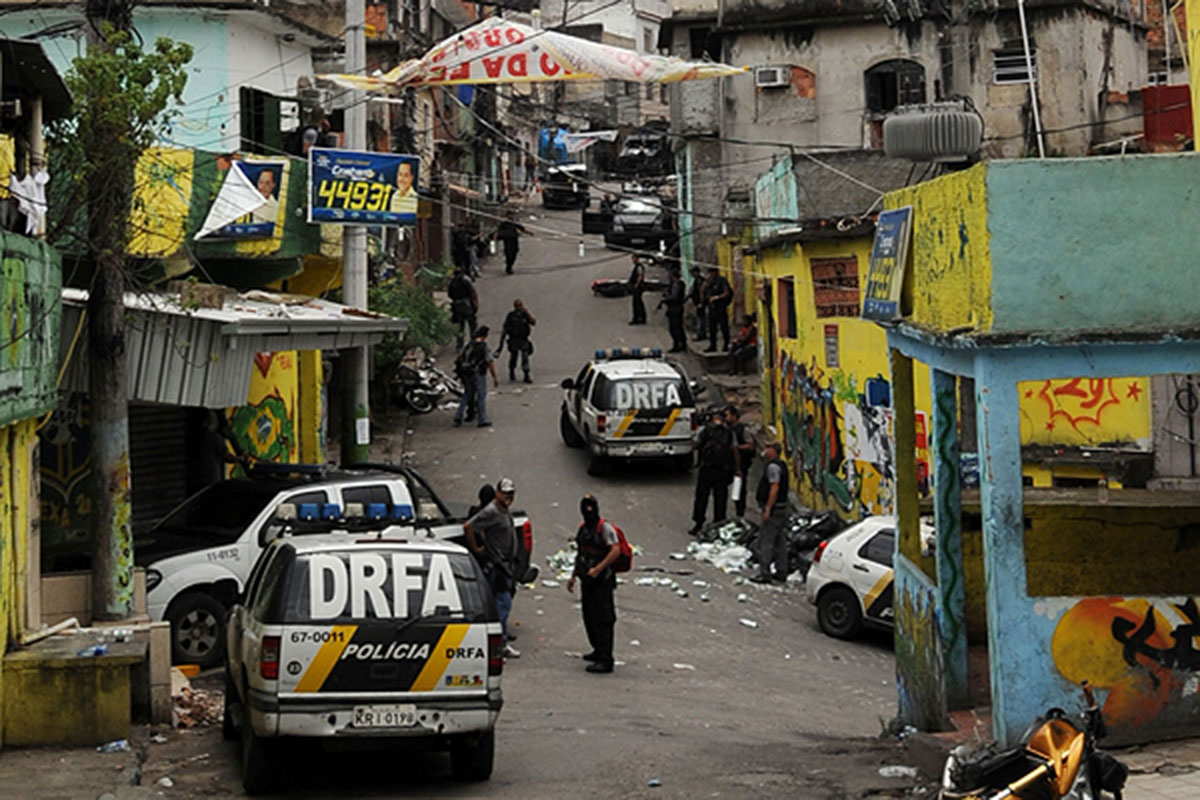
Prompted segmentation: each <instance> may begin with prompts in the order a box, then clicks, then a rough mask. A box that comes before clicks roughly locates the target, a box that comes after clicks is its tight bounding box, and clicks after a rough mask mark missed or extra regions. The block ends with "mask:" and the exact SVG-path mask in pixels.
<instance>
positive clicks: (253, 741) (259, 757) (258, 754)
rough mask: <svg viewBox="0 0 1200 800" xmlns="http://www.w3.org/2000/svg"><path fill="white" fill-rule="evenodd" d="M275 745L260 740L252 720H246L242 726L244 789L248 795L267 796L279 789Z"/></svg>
mask: <svg viewBox="0 0 1200 800" xmlns="http://www.w3.org/2000/svg"><path fill="white" fill-rule="evenodd" d="M274 744H275V743H274V742H270V741H265V740H263V739H261V738H259V737H258V736H257V735H256V734H255V733H254V729H253V728H252V727H251V726H250V720H249V719H247V720H246V724H245V725H243V726H242V788H243V789H245V790H246V794H249V795H258V794H266V793H267V792H270V791H272V790H274V789H276V788H278V787H279V783H280V781H279V776H277V775H276V774H275V773H274V766H275V764H274V761H275V759H274V750H275V748H274V746H273V745H274Z"/></svg>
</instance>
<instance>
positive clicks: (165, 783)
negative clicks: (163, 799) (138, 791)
mask: <svg viewBox="0 0 1200 800" xmlns="http://www.w3.org/2000/svg"><path fill="white" fill-rule="evenodd" d="M174 785H175V781H173V780H171V779H170V778H168V777H167V776H166V775H163V776H162V777H161V778H159V779H158V780H157V781H155V786H161V787H162V788H164V789H170V788H171V787H172V786H174Z"/></svg>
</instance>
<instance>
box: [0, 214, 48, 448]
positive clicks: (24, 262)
mask: <svg viewBox="0 0 1200 800" xmlns="http://www.w3.org/2000/svg"><path fill="white" fill-rule="evenodd" d="M61 289H62V261H61V259H60V258H59V255H58V252H57V251H56V250H55V249H54V248H52V247H50V246H49V245H47V244H45V243H43V242H39V241H37V240H34V239H27V238H25V237H24V236H17V235H16V234H11V233H0V425H7V424H9V423H12V422H16V421H17V420H20V419H27V418H29V417H36V416H39V415H41V414H44V413H46V412H47V411H49V410H50V409H52V408H54V405H55V402H56V401H57V396H56V388H57V387H56V380H55V379H56V377H57V370H58V336H59V330H58V329H59V327H60V325H61V324H62V304H61V302H60V300H59V295H60V293H61Z"/></svg>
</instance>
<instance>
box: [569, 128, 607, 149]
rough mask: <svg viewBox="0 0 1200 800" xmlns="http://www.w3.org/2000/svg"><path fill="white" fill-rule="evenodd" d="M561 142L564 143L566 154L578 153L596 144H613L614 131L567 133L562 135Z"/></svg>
mask: <svg viewBox="0 0 1200 800" xmlns="http://www.w3.org/2000/svg"><path fill="white" fill-rule="evenodd" d="M562 138H563V141H564V142H566V145H567V152H568V153H578V152H579V151H580V150H586V149H587V148H589V147H591V146H592V145H594V144H595V143H596V142H615V141H616V140H617V132H616V131H585V132H583V133H568V134H564V135H563V137H562Z"/></svg>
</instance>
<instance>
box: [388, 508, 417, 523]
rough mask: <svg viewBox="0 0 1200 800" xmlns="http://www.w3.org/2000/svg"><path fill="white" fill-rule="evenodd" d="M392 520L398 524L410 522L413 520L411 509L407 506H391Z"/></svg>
mask: <svg viewBox="0 0 1200 800" xmlns="http://www.w3.org/2000/svg"><path fill="white" fill-rule="evenodd" d="M392 519H394V520H396V521H398V522H412V521H413V519H414V515H413V507H412V506H410V505H408V504H402V505H398V506H393V507H392Z"/></svg>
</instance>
